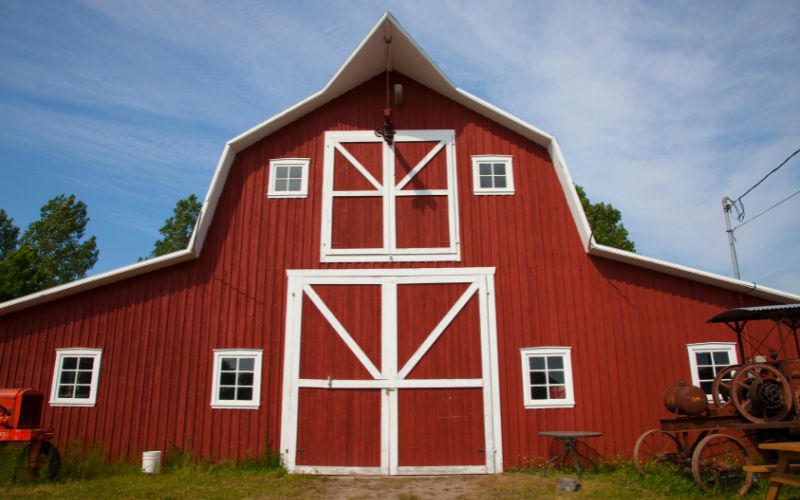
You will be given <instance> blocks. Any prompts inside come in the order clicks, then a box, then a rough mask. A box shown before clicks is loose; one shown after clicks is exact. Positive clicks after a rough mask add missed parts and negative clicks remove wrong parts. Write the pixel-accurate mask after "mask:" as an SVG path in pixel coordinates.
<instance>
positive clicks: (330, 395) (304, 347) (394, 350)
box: [281, 268, 502, 474]
mask: <svg viewBox="0 0 800 500" xmlns="http://www.w3.org/2000/svg"><path fill="white" fill-rule="evenodd" d="M492 288H493V269H487V268H464V269H427V270H424V269H414V270H387V269H383V270H379V269H375V270H356V271H289V301H288V310H287V323H286V351H285V366H284V392H283V415H282V428H281V429H282V432H281V450H282V453H283V455H284V460H285V463H286V466H287V468H288V469H289V470H290V471H298V472H310V473H323V474H352V473H362V474H454V473H471V474H474V473H493V472H500V471H501V470H502V453H501V449H500V446H501V442H500V421H499V413H500V411H499V399H498V396H499V395H498V392H497V361H496V357H497V354H496V339H495V329H494V320H493V318H494V312H493V311H494V304H493V299H492Z"/></svg>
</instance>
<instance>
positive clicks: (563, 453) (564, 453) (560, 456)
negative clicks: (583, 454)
mask: <svg viewBox="0 0 800 500" xmlns="http://www.w3.org/2000/svg"><path fill="white" fill-rule="evenodd" d="M567 453H569V448H568V447H567V444H566V442H565V443H564V449H563V450H561V451H560V452H558V455H556V456H554V457H553V458H551V459H550V460H548V461H547V462H545V463H544V477H547V468H548V467H549V466H550V464H552V463H555V462H556V461H558V459H563V458H566V457H567Z"/></svg>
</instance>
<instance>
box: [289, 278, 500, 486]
mask: <svg viewBox="0 0 800 500" xmlns="http://www.w3.org/2000/svg"><path fill="white" fill-rule="evenodd" d="M494 272H495V268H493V267H481V268H435V269H353V270H339V269H336V270H288V271H287V272H286V274H287V276H288V278H289V284H288V287H287V306H286V338H285V340H286V342H285V349H284V365H283V401H282V403H283V404H282V410H281V454H282V456H283V460H284V465H285V467H286V469H287V470H288V471H290V472H303V473H312V474H375V475H403V474H480V473H499V472H502V471H503V451H502V432H501V428H500V391H499V380H498V377H499V375H498V365H497V330H496V321H495V306H494ZM413 283H417V284H438V283H465V284H468V285H469V287H468V288H467V291H466V292H464V294H462V296H461V298H460V299H459V300H458V301H456V303H455V304H454V305H453V307H452V308H451V309H450V311H449V312H448V313H447V314H446V315H445V317H444V318H443V319H442V320H441V321H440V324H439V325H438V326H437V327H436V328H434V330H433V331H432V332H431V333H430V334H429V335H428V337H427V338H426V340H425V341H424V342H423V343H422V345H421V346H420V347H419V348H418V351H417V352H416V353H415V354H414V355H413V356H412V357H411V358H410V359H409V360H408V361H407V363H406V365H405V366H403V367H400V366H397V321H396V318H397V285H402V284H413ZM359 284H365V285H366V284H370V285H380V286H381V302H382V304H381V307H382V311H381V317H382V325H381V327H382V342H381V370H377V368H375V367H374V366H373V365H372V363H371V362H370V361H369V359H366V356H364V355H363V352H360V351H361V350H360V348H359V347H358V345H357V344H356V343H355V342H353V341H352V338H350V337H349V334H348V333H347V332H346V331H345V330H344V328H343V327H341V325H340V324H338V320H336V318H335V316H333V314H332V313H330V311H324V310H323V309H327V308H326V307H325V306H324V304H322V309H320V311H321V312H322V314H323V316H325V317H326V319H327V320H328V321H329V323H331V325H332V326H333V327H334V330H335V331H336V333H337V334H338V335H339V336H340V337H341V339H342V340H343V341H344V342H345V344H346V345H347V346H348V347H349V348H350V350H351V351H352V352H353V354H354V359H357V360H358V361H360V362H361V363H362V364H363V365H364V366H365V368H366V369H367V371H369V372H370V373H371V374H372V375H373V377H374V378H373V379H372V380H369V379H367V380H311V379H301V378H300V346H301V342H300V340H301V339H300V337H301V327H302V313H303V311H302V307H303V295H306V296H308V297H309V299H311V301H312V302H314V303H315V305H317V307H318V308H319V307H320V304H319V301H318V299H319V298H318V297H315V295H316V294H315V293H314V292H313V289H311V285H359ZM309 292H310V293H309ZM473 295H477V296H478V304H479V311H480V337H481V378H477V379H442V380H432V379H421V380H420V379H406V378H405V376H406V375H408V374H409V373H410V372H411V370H412V368H413V366H414V365H415V364H416V362H417V361H419V360H420V359H421V358H422V357H423V356H424V354H425V352H427V350H428V349H429V348H430V347H431V346H432V345H433V344H434V343H435V341H436V339H437V338H438V336H439V335H440V334H441V333H442V332H443V331H444V330H445V328H446V327H447V325H448V324H449V323H450V322H451V321H452V320H453V319H454V318H455V317H456V316H457V315H458V313H459V312H460V311H461V308H462V307H463V306H464V305H465V304H466V303H467V302H468V301H469V300H470V299H471V297H472V296H473ZM376 375H377V376H376ZM301 387H303V388H308V387H319V388H330V389H345V388H365V389H366V388H373V389H384V390H383V391H381V445H380V446H381V465H380V467H339V466H304V465H297V463H296V453H297V411H298V394H299V390H300V388H301ZM436 387H439V388H445V387H447V388H453V387H473V388H483V412H484V436H485V448H484V449H485V450H486V463H485V464H484V465H468V466H466V465H462V466H458V465H454V466H435V467H405V466H399V465H398V446H397V443H398V439H399V436H398V423H397V418H396V416H397V414H398V412H397V405H398V393H397V390H398V389H403V388H407V389H408V388H436Z"/></svg>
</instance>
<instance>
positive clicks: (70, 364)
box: [61, 357, 78, 370]
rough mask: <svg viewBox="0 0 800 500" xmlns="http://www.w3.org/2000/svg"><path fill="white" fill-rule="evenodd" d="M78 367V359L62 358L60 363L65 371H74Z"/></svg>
mask: <svg viewBox="0 0 800 500" xmlns="http://www.w3.org/2000/svg"><path fill="white" fill-rule="evenodd" d="M77 367H78V358H71V357H70V358H63V360H62V361H61V368H64V369H65V370H74V369H75V368H77Z"/></svg>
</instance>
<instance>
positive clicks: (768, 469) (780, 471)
mask: <svg viewBox="0 0 800 500" xmlns="http://www.w3.org/2000/svg"><path fill="white" fill-rule="evenodd" d="M758 447H759V448H761V449H762V450H773V451H777V452H778V463H777V464H774V465H746V466H744V467H743V469H744V470H746V471H748V472H765V473H768V474H769V481H770V486H769V490H767V497H766V498H767V499H768V500H773V499H775V498H778V495H779V494H780V492H781V488H782V487H783V485H784V484H788V485H789V486H795V487H800V474H797V473H793V471H800V463H794V464H790V463H789V462H790V461H794V462H800V442H791V443H762V444H760V445H758Z"/></svg>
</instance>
